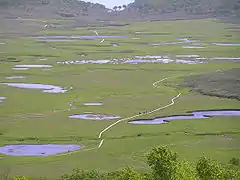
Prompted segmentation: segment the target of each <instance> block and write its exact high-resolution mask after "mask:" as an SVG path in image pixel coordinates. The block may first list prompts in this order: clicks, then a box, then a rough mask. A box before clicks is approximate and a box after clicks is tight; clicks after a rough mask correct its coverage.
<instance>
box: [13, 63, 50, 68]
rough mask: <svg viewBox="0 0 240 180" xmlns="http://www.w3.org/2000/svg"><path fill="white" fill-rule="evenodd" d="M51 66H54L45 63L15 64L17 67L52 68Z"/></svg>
mask: <svg viewBox="0 0 240 180" xmlns="http://www.w3.org/2000/svg"><path fill="white" fill-rule="evenodd" d="M51 67H52V66H51V65H45V64H41V65H38V64H34V65H31V64H17V65H15V68H51Z"/></svg>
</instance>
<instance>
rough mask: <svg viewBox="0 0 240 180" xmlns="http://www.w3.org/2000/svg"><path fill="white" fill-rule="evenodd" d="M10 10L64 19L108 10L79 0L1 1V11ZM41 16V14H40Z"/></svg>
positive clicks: (102, 6) (96, 4)
mask: <svg viewBox="0 0 240 180" xmlns="http://www.w3.org/2000/svg"><path fill="white" fill-rule="evenodd" d="M5 8H8V11H10V10H12V13H13V14H14V13H15V14H16V13H19V12H17V11H16V10H18V11H19V10H20V11H22V12H28V13H29V14H31V15H34V14H36V11H41V12H44V14H47V15H48V16H53V15H55V14H58V15H60V16H63V17H76V16H87V15H88V14H93V15H94V14H96V13H97V14H98V15H99V14H100V13H102V12H104V11H105V10H106V8H105V6H104V5H102V4H98V3H90V2H85V1H78V0H0V10H4V9H5ZM40 14H41V13H40Z"/></svg>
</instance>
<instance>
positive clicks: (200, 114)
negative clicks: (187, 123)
mask: <svg viewBox="0 0 240 180" xmlns="http://www.w3.org/2000/svg"><path fill="white" fill-rule="evenodd" d="M189 113H190V114H189V115H173V116H166V117H157V118H154V119H139V120H133V121H129V123H131V124H165V123H167V122H168V121H174V120H186V119H206V118H210V117H214V116H240V110H209V111H205V110H204V111H193V112H189Z"/></svg>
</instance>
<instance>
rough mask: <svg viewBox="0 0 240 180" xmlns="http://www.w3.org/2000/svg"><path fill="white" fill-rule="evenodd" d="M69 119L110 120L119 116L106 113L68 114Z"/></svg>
mask: <svg viewBox="0 0 240 180" xmlns="http://www.w3.org/2000/svg"><path fill="white" fill-rule="evenodd" d="M69 118H71V119H85V120H111V119H119V118H121V117H120V116H115V115H107V114H76V115H71V116H69Z"/></svg>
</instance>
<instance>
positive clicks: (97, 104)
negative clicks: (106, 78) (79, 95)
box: [84, 102, 103, 106]
mask: <svg viewBox="0 0 240 180" xmlns="http://www.w3.org/2000/svg"><path fill="white" fill-rule="evenodd" d="M84 105H85V106H102V105H103V103H99V102H92V103H84Z"/></svg>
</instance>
